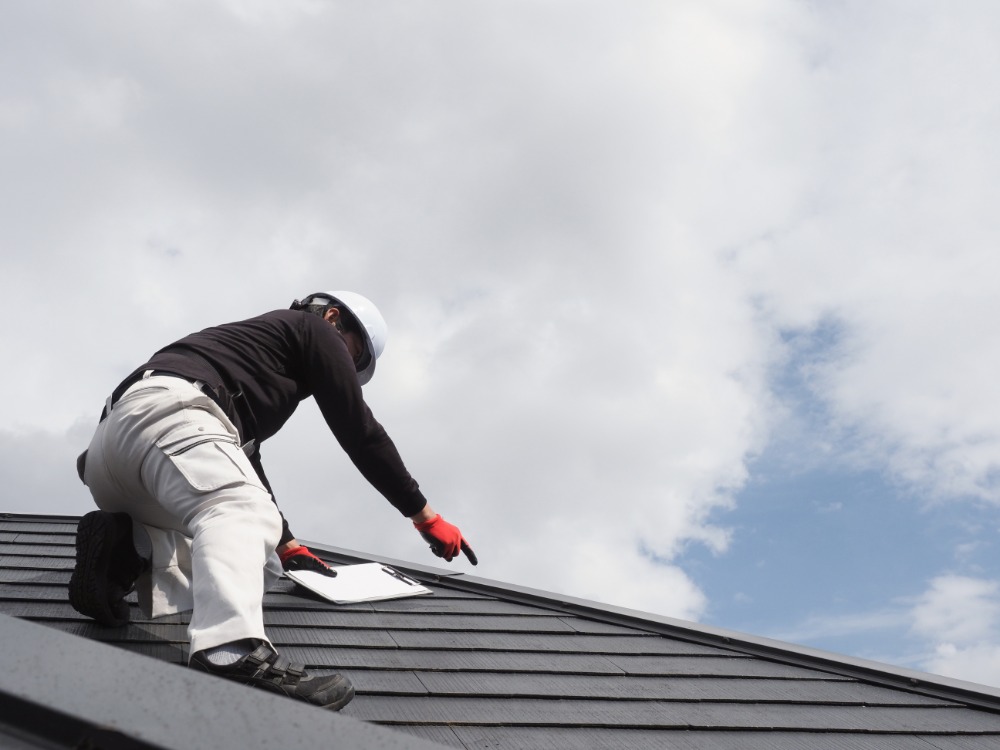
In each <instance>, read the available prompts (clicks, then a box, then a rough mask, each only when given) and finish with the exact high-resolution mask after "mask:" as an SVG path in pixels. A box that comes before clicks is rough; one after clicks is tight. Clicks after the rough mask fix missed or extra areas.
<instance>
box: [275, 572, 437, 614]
mask: <svg viewBox="0 0 1000 750" xmlns="http://www.w3.org/2000/svg"><path fill="white" fill-rule="evenodd" d="M330 567H331V568H333V570H335V571H337V576H336V578H330V576H325V575H323V574H322V573H316V572H315V571H312V570H288V571H285V575H286V576H288V577H289V578H291V579H292V580H293V581H295V582H296V583H298V584H299V585H301V586H305V587H306V588H307V589H309V590H310V591H312V592H314V593H316V594H319V595H320V596H322V597H323V598H324V599H329V600H330V601H331V602H334V603H335V604H351V603H353V602H377V601H381V600H382V599H401V598H403V597H405V596H419V595H420V594H429V593H431V590H430V589H429V588H427V587H426V586H422V585H421V584H420V583H419V582H418V581H415V580H413V579H412V578H410V577H409V576H408V575H406V574H404V573H400V572H399V571H398V570H396V569H395V568H390V567H389V566H388V565H383V564H382V563H361V564H359V565H331V566H330Z"/></svg>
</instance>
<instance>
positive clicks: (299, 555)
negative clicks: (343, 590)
mask: <svg viewBox="0 0 1000 750" xmlns="http://www.w3.org/2000/svg"><path fill="white" fill-rule="evenodd" d="M278 557H279V558H281V567H282V568H284V569H285V570H311V571H313V572H314V573H322V574H323V575H325V576H329V577H330V578H336V577H337V571H336V570H333V569H332V568H331V567H330V566H329V565H327V564H326V563H325V562H323V561H322V560H320V559H319V558H318V557H316V555H314V554H313V553H312V552H310V551H309V548H308V547H292V548H291V549H286V550H285V551H284V552H281V553H279V554H278Z"/></svg>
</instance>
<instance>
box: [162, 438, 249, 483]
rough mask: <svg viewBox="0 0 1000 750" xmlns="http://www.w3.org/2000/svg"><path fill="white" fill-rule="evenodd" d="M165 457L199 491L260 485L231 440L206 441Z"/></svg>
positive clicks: (244, 457)
mask: <svg viewBox="0 0 1000 750" xmlns="http://www.w3.org/2000/svg"><path fill="white" fill-rule="evenodd" d="M167 456H168V457H169V458H170V460H171V462H172V463H173V464H174V466H175V467H177V470H178V471H179V472H180V473H181V474H183V475H184V478H185V479H186V480H187V481H188V484H190V485H191V486H192V487H193V488H194V489H195V490H198V491H199V492H212V491H214V490H218V489H222V488H223V487H229V486H233V485H240V484H252V485H254V486H256V487H261V484H260V480H259V479H258V478H257V476H256V473H255V472H254V471H253V468H252V467H251V466H249V462H248V461H247V459H246V456H245V455H243V451H241V450H240V449H239V447H238V446H237V445H236V444H235V443H233V442H229V441H222V440H206V441H203V442H200V443H196V444H194V445H191V446H188V447H186V448H185V449H184V450H183V451H181V452H179V453H167Z"/></svg>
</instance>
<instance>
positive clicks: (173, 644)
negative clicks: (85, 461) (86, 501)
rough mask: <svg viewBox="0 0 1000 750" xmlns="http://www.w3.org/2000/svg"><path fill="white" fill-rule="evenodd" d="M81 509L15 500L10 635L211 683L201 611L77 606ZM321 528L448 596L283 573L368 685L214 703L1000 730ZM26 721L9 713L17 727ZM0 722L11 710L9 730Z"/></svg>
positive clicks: (577, 720) (921, 699)
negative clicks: (383, 595)
mask: <svg viewBox="0 0 1000 750" xmlns="http://www.w3.org/2000/svg"><path fill="white" fill-rule="evenodd" d="M77 520H78V519H77V518H75V517H63V516H37V515H35V516H29V515H0V614H5V615H9V616H13V617H15V618H19V619H20V620H21V621H22V622H19V623H16V625H17V627H19V628H30V630H17V629H14V630H10V628H9V627H8V625H9V624H10V623H11V622H12V621H9V620H8V621H7V625H4V624H3V618H0V631H3V632H4V634H5V635H4V637H3V642H4V644H5V648H4V650H5V651H6V650H8V649H9V648H10V646H9V644H10V643H11V642H12V640H11V638H10V637H8V636H7V635H6V634H7V633H8V631H9V632H10V633H11V634H12V635H13V636H14V637H16V640H17V642H18V648H19V649H27V650H29V651H30V650H31V649H40V648H42V644H44V643H48V642H49V641H50V640H52V639H55V638H64V637H65V636H62V635H61V634H55V633H52V632H51V631H52V630H58V631H63V633H65V634H68V635H69V636H71V637H73V636H75V637H76V638H75V639H74V640H72V641H71V643H74V644H77V645H79V648H80V650H86V649H91V648H93V649H98V648H99V649H101V650H102V651H101V653H102V654H107V653H113V654H116V655H117V656H116V658H117V659H119V660H128V661H127V662H126V663H124V664H123V665H120V666H119V667H118V668H119V669H120V670H121V671H123V672H124V671H128V670H129V669H130V666H129V665H141V666H142V667H144V668H143V669H139V670H138V671H143V672H146V671H150V672H163V673H169V674H170V675H171V679H172V680H174V681H178V680H184V681H186V682H190V683H191V684H192V685H195V686H197V687H198V688H199V689H201V690H203V691H208V692H211V693H213V694H215V693H216V692H217V691H218V690H219V688H218V684H219V683H223V681H221V680H217V679H216V678H212V677H211V676H208V675H202V674H198V673H194V672H191V671H189V670H182V669H176V668H174V667H173V666H169V665H180V664H183V663H185V662H186V659H187V650H186V649H187V644H186V640H187V638H186V623H187V618H186V616H172V617H166V618H160V619H157V620H155V621H149V620H143V619H141V615H140V614H139V612H138V609H137V608H136V609H133V617H134V618H136V619H134V620H133V622H132V623H131V624H130V625H128V626H127V627H124V628H104V627H101V626H98V625H96V624H95V623H92V622H91V621H89V620H87V619H86V618H83V617H82V616H80V615H79V614H77V613H76V612H75V611H74V610H73V609H72V608H71V607H70V605H69V603H68V602H67V600H66V587H67V584H68V581H69V576H70V572H71V570H72V567H73V555H74V547H73V542H74V533H75V529H76V522H77ZM309 544H310V547H311V548H312V549H313V551H314V552H317V553H318V554H320V556H322V557H324V558H325V559H327V560H328V561H330V562H333V563H335V564H344V563H351V562H360V561H368V560H378V561H381V562H388V563H390V564H393V565H394V566H395V567H397V568H399V569H401V570H404V571H405V572H407V573H408V574H410V575H412V576H414V577H415V578H417V579H419V580H420V581H421V582H423V583H424V584H425V585H427V586H428V587H430V588H431V589H432V590H433V594H432V595H431V596H422V597H415V598H410V599H397V600H390V601H383V602H370V603H361V604H353V605H335V604H331V603H329V602H325V601H321V600H317V599H316V598H314V597H313V596H312V595H310V594H308V593H306V592H304V591H302V590H301V589H297V588H295V587H294V585H293V584H292V583H291V582H289V581H287V580H282V581H281V582H279V583H278V584H277V586H276V587H275V588H274V589H272V591H270V592H269V593H268V594H267V596H266V598H265V620H266V622H267V625H268V630H269V633H270V635H271V637H272V640H273V641H274V643H275V645H276V646H277V648H278V649H279V651H281V653H282V654H284V655H286V656H288V657H289V658H291V659H293V660H295V661H300V662H305V663H306V664H307V665H308V666H309V667H310V668H311V669H313V670H315V671H317V672H325V671H342V672H344V673H346V674H347V675H348V676H349V677H350V678H351V680H352V681H354V683H355V685H356V687H357V691H358V693H357V697H356V698H355V700H354V701H353V702H352V703H351V704H350V705H349V706H348V707H347V708H346V709H344V711H343V712H341V714H339V715H331V714H328V713H327V712H323V711H320V710H318V709H313V708H311V707H308V706H303V705H299V704H297V703H296V702H295V701H290V700H287V699H283V698H280V697H274V696H270V695H263V696H256V695H255V691H248V690H245V689H244V688H242V687H240V686H237V685H232V684H230V683H225V686H226V687H227V688H232V691H229V692H226V694H225V696H224V697H222V698H220V699H219V701H220V708H219V712H225V711H226V709H228V708H230V707H231V706H233V705H236V703H231V702H230V701H234V702H235V701H245V700H250V698H246V697H245V696H246V695H248V694H249V695H251V696H252V697H253V698H255V699H256V698H260V699H267V700H268V705H269V706H271V708H270V709H269V710H270V713H269V714H267V716H268V721H269V722H271V721H272V720H273V719H274V717H275V716H276V715H278V714H280V715H281V716H283V717H284V716H286V714H287V715H290V714H291V713H292V712H293V711H294V712H296V714H295V721H296V722H302V721H305V720H304V719H302V718H301V716H302V715H308V716H310V717H313V718H312V719H311V720H315V721H317V722H321V723H322V722H325V723H324V724H323V726H326V725H327V724H329V723H330V722H335V723H336V724H337V726H338V727H347V728H346V729H343V728H341V729H339V730H338V731H343V732H348V731H354V732H358V733H360V734H358V735H356V737H355V739H354V740H352V741H351V742H350V743H345V744H349V745H350V746H352V747H368V746H372V747H375V746H387V745H382V744H379V743H385V742H387V741H389V740H387V739H386V737H390V738H393V740H392V741H399V742H402V741H403V740H404V739H405V741H407V742H409V741H413V742H417V743H418V744H420V745H421V746H423V742H420V741H426V742H430V743H434V744H437V745H438V746H442V745H443V746H446V747H455V748H486V747H502V748H546V749H547V750H554V749H555V748H567V749H569V748H574V749H575V748H597V747H629V748H639V749H641V748H653V747H656V748H661V747H666V746H669V747H672V748H686V749H689V750H696V749H699V748H713V750H727V749H728V748H740V750H756V749H758V748H759V749H761V750H763V749H764V748H767V749H768V750H775V749H777V750H781V749H782V748H789V749H791V748H796V749H797V748H802V747H808V748H814V749H816V750H848V748H861V747H864V748H873V749H876V750H878V749H884V750H890V749H891V750H899V749H900V748H911V747H912V748H922V749H923V750H933V749H935V748H937V749H938V750H980V749H985V748H995V747H997V746H998V743H1000V690H997V689H995V688H989V687H985V686H980V685H973V684H971V683H965V682H961V681H957V680H950V679H946V678H943V677H936V676H932V675H927V674H923V673H919V672H912V671H909V670H902V669H895V668H892V667H888V666H886V665H882V664H876V663H873V662H867V661H863V660H858V659H851V658H848V657H842V656H837V655H834V654H829V653H826V652H821V651H816V650H813V649H806V648H802V647H796V646H792V645H790V644H784V643H779V642H775V641H770V640H767V639H762V638H755V637H753V636H748V635H744V634H740V633H735V632H732V631H726V630H723V629H719V628H712V627H707V626H703V625H698V624H694V623H687V622H682V621H678V620H673V619H671V618H665V617H660V616H655V615H649V614H645V613H641V612H636V611H633V610H626V609H621V608H615V607H607V606H604V605H600V604H597V603H594V602H588V601H584V600H578V599H571V598H566V597H559V596H556V595H553V594H547V593H545V592H540V591H535V590H532V589H527V588H522V587H515V586H510V585H507V584H502V583H498V582H496V581H489V580H486V579H483V578H478V577H474V576H469V575H464V574H455V573H453V572H451V571H447V570H443V569H440V568H432V567H427V566H417V565H413V564H411V563H404V562H400V561H393V560H386V559H384V558H379V557H372V556H367V555H363V554H360V553H357V552H353V551H350V550H344V549H338V548H333V547H326V546H324V545H322V544H316V543H309ZM31 623H34V625H31ZM42 626H44V627H42ZM80 637H82V639H81V638H80ZM95 641H96V642H100V643H94V642H95ZM108 646H110V647H111V648H108ZM150 657H151V659H152V660H156V661H158V662H161V663H160V664H157V663H156V662H154V661H152V660H151V659H150ZM61 658H62V657H60V660H57V661H56V664H59V663H62V662H61ZM164 662H165V663H168V664H163V663H164ZM2 666H3V665H2V664H0V667H2ZM74 668H77V667H75V666H74V665H71V664H68V663H67V664H66V665H65V669H74ZM136 669H138V667H136ZM0 671H2V670H0ZM3 679H4V677H3V675H2V674H0V707H3V706H4V703H3V696H2V694H3V693H8V696H7V699H11V696H10V693H11V692H12V691H8V690H5V689H4V684H3ZM76 679H77V680H78V681H79V680H80V679H81V678H80V676H79V675H77V677H76ZM15 684H16V683H15ZM206 685H208V686H209V687H205V686H206ZM160 693H161V694H162V697H163V700H162V701H161V702H160V705H159V707H158V708H159V710H160V711H161V712H167V713H168V714H169V715H171V716H175V717H176V718H175V719H174V721H175V722H181V721H183V722H186V724H187V726H189V727H198V726H199V722H201V723H204V715H201V716H195V717H194V718H193V719H192V718H190V717H187V718H185V715H184V713H183V708H184V706H185V705H187V703H186V702H185V701H183V700H181V699H180V698H179V697H172V696H174V692H173V691H160ZM32 696H33V697H32V698H31V702H32V704H33V705H35V706H44V705H46V704H48V706H49V708H50V709H55V708H59V707H60V706H61V703H60V701H62V700H64V697H63V696H61V694H57V693H55V692H52V691H51V690H50V691H49V692H46V691H45V689H43V688H39V689H38V691H37V692H36V693H33V694H32ZM94 700H95V701H96V700H97V699H96V698H95V699H94ZM22 702H23V697H22ZM101 705H104V704H101ZM102 710H105V709H102ZM3 713H4V714H8V715H10V712H8V711H4V712H3ZM247 713H252V712H244V715H247ZM102 715H103V714H102ZM110 716H111V718H110V719H107V718H105V719H104V721H105V723H107V722H108V721H110V722H111V723H112V724H114V725H115V726H119V725H121V727H122V730H121V731H122V732H123V733H125V734H128V732H129V731H130V729H129V726H128V722H127V721H126V719H127V718H128V717H125V718H122V716H120V715H119V714H115V713H113V712H112V714H110ZM351 718H353V719H360V720H362V722H365V723H364V724H362V723H360V722H351V721H350V719H351ZM161 720H162V719H161ZM375 725H381V726H375ZM298 726H300V724H298V723H297V724H296V727H298ZM301 726H305V725H301ZM383 727H384V728H388V729H390V730H392V731H391V732H388V733H386V732H385V730H384V729H383ZM30 729H31V727H29V728H28V729H25V728H24V727H21V726H19V725H14V726H13V727H12V728H11V729H10V732H8V734H12V733H13V734H16V733H17V732H20V733H21V734H22V735H23V734H24V733H25V732H26V731H29V730H30ZM366 729H370V730H371V731H372V732H373V734H372V735H371V737H364V738H363V739H364V742H370V743H371V744H363V743H362V736H361V735H362V734H363V732H364V731H366ZM3 730H4V725H3V720H0V738H3V737H4V735H3ZM302 731H303V732H305V730H302ZM313 731H314V732H315V733H316V736H323V734H322V732H323V731H327V732H329V731H331V730H329V729H327V730H323V728H322V727H320V726H316V727H313ZM379 732H381V733H379ZM296 733H297V734H299V730H298V729H296ZM400 733H402V734H400ZM326 736H328V737H329V736H330V735H329V734H327V735H326ZM401 738H402V739H401ZM154 744H155V743H154ZM26 746H27V747H37V746H38V745H37V744H36V745H26ZM67 746H72V745H67ZM135 746H141V745H135ZM171 746H173V745H171ZM176 746H178V747H181V746H187V747H190V746H191V745H190V744H188V745H184V744H183V743H181V744H178V745H176ZM214 746H216V747H218V746H223V745H218V744H216V745H214ZM232 746H234V747H235V746H240V747H242V746H244V745H240V744H239V743H238V742H234V743H233V745H232Z"/></svg>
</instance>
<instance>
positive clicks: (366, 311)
mask: <svg viewBox="0 0 1000 750" xmlns="http://www.w3.org/2000/svg"><path fill="white" fill-rule="evenodd" d="M324 298H327V299H329V300H330V304H334V305H337V306H338V307H342V308H344V309H345V310H346V311H347V312H349V313H350V314H351V316H352V317H353V318H354V319H355V320H356V321H357V322H358V328H359V329H360V330H361V331H362V332H363V333H364V335H365V354H364V356H362V357H361V361H359V362H358V365H357V367H358V380H359V381H360V382H361V385H364V384H365V383H367V382H368V381H369V380H371V379H372V375H374V374H375V361H376V360H377V359H378V358H379V357H381V356H382V352H383V350H384V349H385V341H386V338H388V335H389V329H388V327H387V326H386V324H385V318H383V317H382V313H380V312H379V311H378V308H377V307H375V303H374V302H372V301H371V300H370V299H368V298H367V297H363V296H362V295H360V294H357V293H356V292H317V293H315V294H310V295H309V296H308V297H306V298H305V299H303V300H302V302H301V304H302V305H315V304H318V303H319V300H322V299H324Z"/></svg>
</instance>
